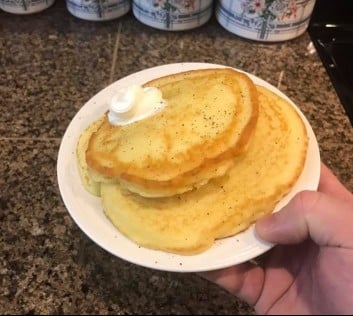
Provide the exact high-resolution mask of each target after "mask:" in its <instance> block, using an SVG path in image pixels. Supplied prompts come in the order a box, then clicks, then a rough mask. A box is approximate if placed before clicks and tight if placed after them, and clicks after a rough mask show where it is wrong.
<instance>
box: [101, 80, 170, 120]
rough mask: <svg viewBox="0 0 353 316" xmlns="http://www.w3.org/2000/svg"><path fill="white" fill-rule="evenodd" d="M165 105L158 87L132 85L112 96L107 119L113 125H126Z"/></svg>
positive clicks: (152, 113)
mask: <svg viewBox="0 0 353 316" xmlns="http://www.w3.org/2000/svg"><path fill="white" fill-rule="evenodd" d="M166 106H167V101H166V100H164V99H163V97H162V92H161V91H160V90H159V89H158V88H156V87H146V88H143V87H141V86H138V85H132V86H130V87H128V88H127V89H126V90H124V91H122V92H120V93H117V94H116V95H114V96H113V98H112V100H111V102H110V105H109V112H108V120H109V123H110V124H112V125H115V126H119V125H120V126H121V125H127V124H131V123H134V122H137V121H140V120H143V119H145V118H147V117H149V116H152V115H154V114H156V113H158V112H159V111H161V110H162V109H163V108H164V107H166Z"/></svg>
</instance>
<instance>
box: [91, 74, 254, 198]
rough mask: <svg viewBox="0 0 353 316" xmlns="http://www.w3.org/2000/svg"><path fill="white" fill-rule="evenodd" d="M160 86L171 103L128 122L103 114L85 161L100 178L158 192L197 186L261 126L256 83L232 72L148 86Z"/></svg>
mask: <svg viewBox="0 0 353 316" xmlns="http://www.w3.org/2000/svg"><path fill="white" fill-rule="evenodd" d="M145 86H155V87H158V88H159V89H161V91H162V94H163V98H164V99H166V100H167V102H168V106H167V107H166V108H165V109H163V110H162V111H161V112H159V113H158V114H156V115H154V116H151V117H149V118H146V119H144V120H141V121H138V122H136V123H133V124H129V125H127V126H122V127H118V126H112V125H111V124H110V123H109V122H108V120H107V118H105V119H104V121H103V122H102V124H101V126H100V127H99V128H98V130H97V132H95V133H93V135H92V137H91V138H90V141H89V145H88V149H87V152H86V160H87V164H88V166H89V167H90V168H91V169H92V170H93V171H94V173H95V174H96V175H99V176H98V177H96V178H95V179H96V180H99V181H104V177H111V178H116V179H119V180H121V183H122V184H123V185H125V187H127V188H128V189H129V190H130V191H133V192H137V193H139V194H140V195H144V196H150V197H156V196H170V195H175V194H178V193H182V192H185V191H188V190H191V189H193V188H198V187H200V186H201V185H204V184H205V183H207V182H208V181H209V179H211V178H214V177H218V176H221V175H223V174H225V173H226V172H227V170H229V168H230V167H231V166H232V161H233V157H234V156H235V155H236V154H239V153H241V152H242V151H243V150H244V148H245V147H246V145H247V143H248V141H249V139H250V137H251V135H252V133H253V130H254V126H255V124H256V120H257V115H258V102H257V94H256V88H255V86H254V84H253V83H252V81H251V80H250V79H249V78H248V77H247V76H246V75H245V74H242V73H239V72H236V71H234V70H231V69H207V70H197V71H189V72H185V73H179V74H176V75H171V76H167V77H162V78H159V79H156V80H153V81H151V82H148V83H146V84H145Z"/></svg>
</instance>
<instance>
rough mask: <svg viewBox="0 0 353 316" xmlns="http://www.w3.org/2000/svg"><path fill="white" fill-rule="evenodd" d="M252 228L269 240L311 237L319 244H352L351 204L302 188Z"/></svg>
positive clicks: (294, 240) (287, 241) (295, 240)
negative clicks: (282, 206)
mask: <svg viewBox="0 0 353 316" xmlns="http://www.w3.org/2000/svg"><path fill="white" fill-rule="evenodd" d="M255 227H256V232H257V234H258V235H259V237H260V238H262V239H264V240H266V241H269V242H271V243H277V244H296V243H300V242H302V241H304V240H306V239H308V238H310V239H312V240H313V241H314V242H315V243H317V244H318V245H320V246H332V247H337V246H338V247H353V238H352V236H353V233H352V227H353V204H352V203H349V202H347V201H344V200H338V199H336V198H334V197H331V196H329V195H326V194H324V193H320V192H314V191H303V192H300V193H298V194H297V195H296V196H295V197H294V198H293V199H292V200H291V201H290V202H289V203H288V204H287V205H286V206H285V207H284V208H283V209H282V210H281V211H279V212H277V213H273V214H271V215H269V216H267V217H265V218H263V219H261V220H259V221H258V222H257V224H256V226H255Z"/></svg>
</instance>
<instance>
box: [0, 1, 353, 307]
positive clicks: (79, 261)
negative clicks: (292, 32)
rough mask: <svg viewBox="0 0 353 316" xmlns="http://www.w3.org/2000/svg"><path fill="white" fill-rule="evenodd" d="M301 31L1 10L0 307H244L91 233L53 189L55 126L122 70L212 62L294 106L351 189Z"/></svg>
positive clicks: (335, 111) (347, 150) (319, 69)
mask: <svg viewBox="0 0 353 316" xmlns="http://www.w3.org/2000/svg"><path fill="white" fill-rule="evenodd" d="M308 47H309V48H310V38H309V36H308V34H304V35H302V36H301V37H299V38H297V39H294V40H292V41H289V42H284V43H278V44H262V43H256V42H251V41H247V40H244V39H241V38H239V37H237V36H235V35H233V34H231V33H229V32H227V31H226V30H224V29H223V28H222V27H221V26H220V25H219V24H218V23H217V21H215V19H214V18H213V19H212V20H211V21H210V22H208V23H207V24H206V25H204V26H202V27H200V28H198V29H195V30H191V31H187V32H164V31H158V30H155V29H152V28H150V27H148V26H145V25H142V24H141V23H140V22H138V21H137V20H136V19H135V18H134V17H133V16H132V14H131V12H130V13H129V14H127V15H125V16H124V17H122V18H119V19H117V20H114V21H110V22H104V23H94V22H87V21H83V20H79V19H77V18H75V17H73V16H71V15H70V14H69V13H68V12H67V10H66V8H65V5H64V2H63V1H56V4H55V5H54V6H53V7H51V8H50V9H48V10H46V11H44V12H42V13H39V14H34V15H30V16H15V15H11V14H7V13H4V12H0V110H1V117H0V147H1V151H0V161H1V164H0V175H1V177H0V194H1V196H0V208H1V212H0V221H1V232H0V253H1V257H0V313H1V314H4V313H5V314H11V313H14V314H19V313H21V314H22V313H29V314H32V313H42V314H43V313H45V314H47V313H50V314H52V313H60V314H62V313H65V314H77V313H83V314H96V313H97V314H108V313H113V314H141V313H144V314H162V313H167V314H170V313H173V314H183V313H185V314H206V313H208V314H209V313H212V314H249V313H252V312H253V311H252V309H251V308H250V307H249V306H247V305H246V304H245V303H244V302H242V301H240V300H238V299H236V298H234V297H233V296H231V295H230V294H228V293H226V292H225V291H223V290H221V289H219V288H218V287H217V286H215V285H212V284H209V283H208V282H206V281H205V280H203V279H201V278H200V277H199V276H197V275H195V274H190V273H188V274H178V273H167V272H161V271H156V270H151V269H147V268H143V267H139V266H135V265H133V264H130V263H128V262H125V261H123V260H121V259H119V258H116V257H114V256H112V255H111V254H109V253H107V252H106V251H104V250H103V249H101V248H100V247H98V246H97V245H96V244H95V243H94V242H92V241H91V240H90V239H89V238H88V237H87V236H86V235H85V234H84V233H83V232H82V231H81V230H80V229H79V228H78V226H77V225H76V224H75V223H74V222H73V220H72V218H71V217H70V215H69V213H68V211H67V210H66V208H65V206H64V204H63V201H62V199H61V196H60V192H59V189H58V184H57V176H56V163H57V155H58V149H59V145H60V142H61V139H62V136H63V134H64V132H65V130H66V128H67V126H68V124H69V123H70V121H71V119H72V118H73V117H74V115H75V114H76V112H77V111H78V110H79V109H80V107H82V105H83V104H84V103H85V102H86V101H87V100H89V99H90V98H91V97H92V96H93V95H95V94H96V93H97V92H98V91H99V90H101V89H102V88H104V87H106V86H107V85H108V84H110V83H111V82H113V81H115V80H117V79H119V78H122V77H124V76H126V75H128V74H131V73H133V72H136V71H138V70H142V69H145V68H148V67H152V66H156V65H161V64H167V63H175V62H191V61H193V62H211V63H218V64H224V65H228V66H233V67H236V68H240V69H243V70H245V71H248V72H250V73H252V74H255V75H257V76H259V77H261V78H262V79H264V80H266V81H268V82H270V83H271V84H273V85H275V86H277V87H278V88H279V89H280V90H281V91H283V92H284V93H285V94H287V95H288V96H289V97H290V98H292V100H293V101H294V102H295V103H296V104H297V105H298V107H299V108H300V109H301V110H302V111H303V113H304V114H305V115H306V117H307V118H308V120H309V122H310V123H311V125H312V127H313V130H314V132H315V134H316V136H317V139H318V142H319V146H320V150H321V157H322V160H323V161H324V162H325V163H326V164H327V165H328V166H329V167H331V168H332V169H333V171H334V172H335V173H336V174H337V176H338V177H339V178H340V179H341V180H342V182H343V183H344V184H346V185H347V187H348V188H349V189H350V190H353V179H352V176H351V175H352V174H353V167H352V166H353V164H352V160H353V159H352V158H353V129H352V126H351V125H350V123H349V120H348V118H347V117H346V115H345V113H344V110H343V107H342V105H341V104H340V102H339V100H338V97H337V95H336V93H335V91H334V88H333V86H332V84H331V82H330V80H329V78H328V75H327V74H326V72H325V70H324V67H323V66H322V64H321V62H320V60H319V58H318V56H317V54H316V53H315V52H312V51H311V50H310V49H308Z"/></svg>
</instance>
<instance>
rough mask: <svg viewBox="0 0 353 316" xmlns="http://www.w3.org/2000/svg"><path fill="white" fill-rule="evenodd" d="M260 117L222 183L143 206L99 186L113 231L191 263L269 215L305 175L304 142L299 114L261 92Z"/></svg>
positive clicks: (143, 201) (136, 198) (117, 188)
mask: <svg viewBox="0 0 353 316" xmlns="http://www.w3.org/2000/svg"><path fill="white" fill-rule="evenodd" d="M258 93H259V116H258V122H257V125H256V129H255V132H254V134H253V137H252V138H251V141H250V143H249V147H248V149H247V151H246V152H244V153H243V154H241V155H240V156H238V157H236V158H235V163H234V165H233V167H232V168H231V169H230V170H229V171H228V172H227V174H226V175H224V176H223V177H220V178H217V179H213V180H211V181H209V182H208V184H206V185H204V186H202V187H200V188H199V189H197V190H194V191H190V192H186V193H184V194H180V195H177V196H173V197H165V198H153V199H151V198H144V197H142V196H140V195H138V194H133V193H131V192H129V191H127V190H125V189H124V188H122V187H121V185H119V184H108V183H102V184H101V196H102V202H103V208H104V211H105V213H106V215H107V217H108V218H109V219H110V220H111V221H112V223H113V224H114V225H115V226H116V227H117V228H118V229H119V230H120V231H121V232H122V233H123V234H124V235H126V236H127V237H128V238H130V239H131V240H133V241H134V242H136V243H137V244H139V245H141V246H144V247H148V248H152V249H159V250H163V251H167V252H172V253H179V254H184V255H191V254H196V253H200V252H202V251H205V250H206V249H208V248H209V247H211V246H212V244H213V243H214V241H215V239H219V238H224V237H227V236H232V235H234V234H236V233H238V232H241V231H243V230H244V229H246V228H248V227H249V225H250V224H251V223H253V222H254V221H255V220H257V219H258V218H260V217H262V216H263V215H264V214H267V213H270V212H272V211H273V209H274V207H275V205H276V203H277V202H278V201H279V200H280V199H282V198H283V196H284V195H285V194H286V193H287V192H288V191H289V190H290V189H291V188H292V186H293V185H294V184H295V182H296V181H297V179H298V177H299V175H300V174H301V172H302V170H303V166H304V163H305V158H306V152H307V144H308V138H307V133H306V129H305V126H304V124H303V121H302V120H301V118H300V116H299V115H298V113H297V111H296V110H295V109H294V108H293V107H292V106H291V105H290V104H289V103H288V102H287V101H285V100H284V99H282V98H280V97H278V96H277V95H275V94H274V93H272V92H270V91H268V90H266V89H265V88H263V87H258Z"/></svg>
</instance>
